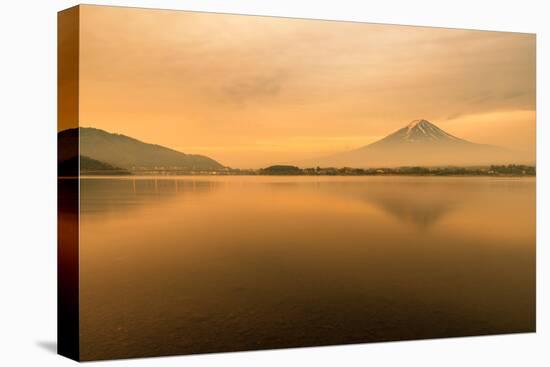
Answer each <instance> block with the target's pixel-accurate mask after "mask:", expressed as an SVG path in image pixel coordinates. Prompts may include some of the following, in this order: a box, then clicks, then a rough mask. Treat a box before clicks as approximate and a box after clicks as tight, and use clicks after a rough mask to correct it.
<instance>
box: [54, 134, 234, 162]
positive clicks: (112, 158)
mask: <svg viewBox="0 0 550 367" xmlns="http://www.w3.org/2000/svg"><path fill="white" fill-rule="evenodd" d="M79 133H80V152H79V154H80V155H81V156H85V157H87V158H89V159H92V160H95V161H99V162H102V163H103V164H107V165H111V166H113V167H117V168H122V169H126V170H139V169H155V168H157V169H159V168H162V169H180V170H195V171H201V170H209V171H210V170H221V169H223V168H224V166H222V165H221V164H220V163H218V162H216V161H215V160H213V159H211V158H209V157H206V156H203V155H196V154H185V153H181V152H178V151H176V150H173V149H170V148H166V147H163V146H160V145H156V144H148V143H144V142H142V141H139V140H137V139H134V138H131V137H129V136H126V135H121V134H113V133H109V132H107V131H104V130H100V129H95V128H90V127H81V128H77V129H68V130H64V131H61V132H59V134H58V145H59V147H60V149H59V150H58V160H59V161H65V160H68V159H71V158H73V157H75V152H74V151H70V149H71V147H74V146H75V142H76V141H77V140H78V135H79ZM63 147H68V148H67V149H64V148H63ZM73 150H74V149H73ZM81 164H82V160H81Z"/></svg>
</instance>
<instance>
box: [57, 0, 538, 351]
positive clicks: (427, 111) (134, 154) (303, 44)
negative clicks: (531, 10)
mask: <svg viewBox="0 0 550 367" xmlns="http://www.w3.org/2000/svg"><path fill="white" fill-rule="evenodd" d="M58 26H59V33H58V40H59V41H58V46H59V52H58V66H59V67H58V117H59V121H58V136H57V138H58V203H59V205H58V234H59V235H58V239H59V242H58V350H59V353H60V354H62V355H64V356H67V357H69V358H72V359H75V360H81V361H90V360H102V359H115V358H132V357H152V356H165V355H177V354H195V353H212V352H230V351H244V350H257V349H274V348H290V347H306V346H322V345H337V344H350V343H366V342H382V341H394V340H412V339H426V338H445V337H459V336H473V335H490V334H505V333H524V332H534V331H535V321H536V320H535V314H536V312H535V187H536V183H535V175H536V165H535V164H536V162H535V92H536V91H535V59H536V57H535V56H536V55H535V35H534V34H522V33H508V32H492V31H491V32H489V31H477V30H460V29H445V28H431V27H411V26H400V25H384V24H368V23H357V22H335V21H325V20H306V19H288V18H277V17H261V16H245V15H229V14H215V13H201V12H188V11H171V10H152V9H138V8H124V7H108V6H91V5H81V6H77V7H74V8H70V9H67V10H64V11H61V12H60V13H59V19H58Z"/></svg>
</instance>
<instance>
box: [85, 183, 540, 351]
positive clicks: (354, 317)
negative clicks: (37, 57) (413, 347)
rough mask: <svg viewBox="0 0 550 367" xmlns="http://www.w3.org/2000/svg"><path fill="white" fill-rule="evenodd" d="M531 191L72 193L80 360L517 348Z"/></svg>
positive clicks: (468, 187)
mask: <svg viewBox="0 0 550 367" xmlns="http://www.w3.org/2000/svg"><path fill="white" fill-rule="evenodd" d="M534 208H535V182H534V180H530V179H522V180H495V179H486V178H483V179H456V178H442V179H439V178H435V179H434V178H374V177H360V178H353V177H344V178H342V177H334V178H317V177H221V178H211V177H180V178H167V179H156V180H155V179H154V178H138V179H135V180H134V179H128V178H124V179H121V178H116V179H90V180H83V181H82V182H81V213H82V215H81V219H80V223H81V234H80V239H81V240H80V255H81V269H80V284H81V291H80V300H81V306H80V307H81V308H80V310H81V341H82V344H81V345H82V346H83V350H82V353H83V356H84V358H85V359H86V358H110V357H114V356H117V357H125V356H126V357H137V356H148V355H165V354H181V353H199V352H220V351H231V350H246V349H258V348H278V347H292V346H311V345H326V344H338V343H354V342H366V341H382V340H398V339H413V338H431V337H445V336H459V335H476V334H495V333H506V332H525V331H532V330H533V329H534V321H535V297H534V294H535V293H534V292H535V271H534V269H535V210H534Z"/></svg>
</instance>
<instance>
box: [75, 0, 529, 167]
mask: <svg viewBox="0 0 550 367" xmlns="http://www.w3.org/2000/svg"><path fill="white" fill-rule="evenodd" d="M80 17H81V18H80V30H81V35H80V126H93V127H97V128H101V129H104V130H107V131H110V132H117V133H122V134H126V135H129V136H132V137H135V138H137V139H140V140H143V141H146V142H151V143H157V144H161V145H165V146H168V147H171V148H174V149H177V150H180V151H183V152H185V153H199V154H205V155H208V156H210V157H212V158H214V159H217V160H218V161H219V162H220V163H222V164H224V165H228V166H231V167H240V168H249V167H250V168H252V167H260V166H265V165H269V164H274V163H282V162H289V161H297V160H301V159H307V158H314V157H319V156H324V155H327V154H330V153H335V152H340V151H343V150H349V149H353V148H357V147H360V146H364V145H366V144H368V143H371V142H373V141H374V140H377V139H379V138H381V137H383V136H385V135H387V134H388V133H390V132H393V131H394V130H396V129H398V128H400V127H402V126H404V125H406V124H407V123H408V122H410V121H411V120H414V119H420V118H424V119H428V120H429V121H431V122H433V123H435V124H436V125H438V126H439V127H440V128H442V129H444V130H446V131H448V132H449V133H452V134H454V135H457V136H459V137H462V138H465V139H468V140H471V141H474V142H479V143H488V144H495V145H501V146H506V147H510V148H514V149H521V150H527V151H530V152H532V154H533V156H534V148H535V36H534V35H532V34H518V33H502V32H484V31H466V30H452V29H439V28H423V27H408V26H389V25H375V24H365V23H347V22H329V21H313V20H298V19H285V18H270V17H255V16H237V15H224V14H207V13H192V12H182V11H165V10H144V9H132V8H119V7H100V6H81V13H80Z"/></svg>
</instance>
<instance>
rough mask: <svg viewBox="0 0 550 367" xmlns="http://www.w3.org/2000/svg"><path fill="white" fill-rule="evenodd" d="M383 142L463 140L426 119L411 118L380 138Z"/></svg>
mask: <svg viewBox="0 0 550 367" xmlns="http://www.w3.org/2000/svg"><path fill="white" fill-rule="evenodd" d="M382 140H383V141H385V142H392V141H393V142H399V141H400V142H404V143H422V142H433V143H436V142H437V143H444V142H464V141H463V140H462V139H459V138H457V137H455V136H453V135H451V134H448V133H447V132H445V131H443V130H441V129H440V128H438V127H437V126H435V125H434V124H432V123H431V122H429V121H428V120H424V119H419V120H413V121H411V122H410V123H409V124H407V126H405V127H403V128H401V129H400V130H398V131H396V132H394V133H393V134H391V135H389V136H387V137H386V138H384V139H382Z"/></svg>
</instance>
